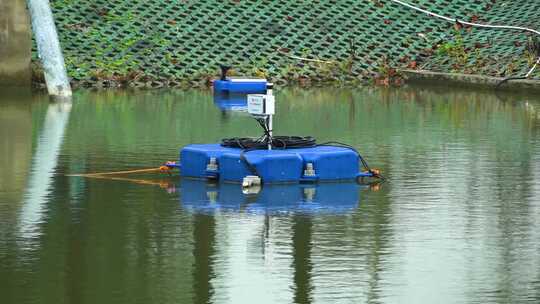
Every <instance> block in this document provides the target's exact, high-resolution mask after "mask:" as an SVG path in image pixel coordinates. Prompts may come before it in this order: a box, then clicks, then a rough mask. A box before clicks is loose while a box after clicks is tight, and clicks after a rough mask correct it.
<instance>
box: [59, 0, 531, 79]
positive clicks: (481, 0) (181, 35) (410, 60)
mask: <svg viewBox="0 0 540 304" xmlns="http://www.w3.org/2000/svg"><path fill="white" fill-rule="evenodd" d="M410 2H411V3H413V4H415V5H418V6H421V7H423V8H425V9H429V10H432V11H434V12H437V13H440V14H443V15H447V16H452V17H456V18H460V19H464V20H475V19H478V20H479V21H481V22H490V23H495V24H503V23H504V24H512V25H521V26H529V27H532V28H536V27H538V26H540V20H539V19H538V18H537V16H538V15H539V14H540V2H538V1H499V0H475V1H470V0H455V1H443V0H431V1H430V0H410ZM525 2H526V3H525ZM51 5H52V7H53V10H54V16H55V18H56V23H57V27H58V31H59V35H60V39H61V43H62V46H63V48H64V54H65V59H66V64H67V68H68V72H69V75H70V77H71V78H72V79H73V81H74V82H76V83H80V84H83V85H96V84H98V85H99V84H103V82H110V81H111V80H112V82H115V83H116V82H118V83H128V84H130V85H133V86H150V87H159V86H163V85H166V86H176V85H180V84H182V83H185V82H188V81H189V82H192V83H193V82H196V83H202V82H205V81H207V80H208V79H209V78H212V77H214V76H215V75H216V74H217V67H218V65H219V64H222V63H223V64H230V65H232V66H234V68H235V72H236V73H238V74H242V75H256V76H266V77H269V78H271V79H273V80H274V81H276V80H277V81H287V80H301V79H312V80H313V79H314V80H356V79H369V78H373V77H374V76H375V75H377V74H378V73H379V74H380V73H384V72H385V69H384V68H385V67H388V66H391V67H407V66H410V67H416V68H425V69H430V70H436V71H444V72H452V71H455V72H466V73H475V74H487V75H493V76H503V75H508V74H512V73H524V72H526V70H527V69H528V68H529V66H530V64H531V62H530V61H531V56H530V55H529V54H527V52H526V49H527V47H526V45H527V39H528V37H527V35H525V34H522V33H519V32H512V31H506V30H484V29H472V30H469V29H461V30H459V31H456V30H455V29H454V26H453V25H452V24H451V23H446V22H444V21H441V20H438V19H435V18H433V17H428V16H426V15H422V14H420V13H418V12H416V11H413V10H410V9H408V8H406V7H402V6H400V5H398V4H394V3H393V2H390V1H388V0H386V1H382V0H357V1H352V0H334V1H330V0H321V1H301V0H294V1H293V0H289V1H285V0H277V1H262V0H232V1H225V0H196V1H190V0H129V1H128V0H52V1H51ZM291 56H298V57H303V58H310V59H320V60H324V61H332V62H333V63H332V64H328V63H320V62H309V61H301V60H298V59H293V58H291Z"/></svg>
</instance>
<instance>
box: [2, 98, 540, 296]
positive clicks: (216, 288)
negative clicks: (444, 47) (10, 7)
mask: <svg viewBox="0 0 540 304" xmlns="http://www.w3.org/2000/svg"><path fill="white" fill-rule="evenodd" d="M277 100H278V104H277V107H278V110H277V112H278V114H277V116H276V118H275V132H276V133H278V134H282V135H285V134H291V135H292V134H296V135H313V136H315V137H317V139H318V140H319V141H320V142H323V141H330V140H336V141H340V142H344V143H348V144H351V145H353V146H355V147H356V148H357V149H358V150H360V151H361V152H362V154H363V155H364V157H365V158H366V159H367V160H368V161H369V163H370V165H371V166H372V167H376V168H380V169H381V170H382V171H383V172H384V174H385V175H386V176H387V177H388V179H389V180H388V182H386V183H384V184H382V185H380V186H378V187H368V186H357V185H352V186H350V187H349V186H338V187H337V188H332V189H330V190H328V189H329V188H328V187H331V186H332V185H321V186H320V187H319V186H302V187H300V186H283V188H279V187H280V186H273V187H266V188H263V191H266V192H264V193H266V194H267V195H266V197H265V198H264V199H265V200H266V201H265V202H262V200H263V199H262V198H261V197H256V196H246V195H244V194H242V192H241V191H240V186H239V185H208V184H206V183H204V182H194V181H187V180H181V179H179V178H176V177H167V176H166V175H159V174H144V175H133V176H126V177H128V179H122V178H121V179H90V178H82V177H71V176H66V174H73V173H88V172H102V171H116V170H129V169H138V168H148V167H156V166H159V165H160V164H161V163H162V162H164V161H166V160H175V159H176V158H177V156H178V149H179V148H180V147H181V146H183V145H186V144H189V143H211V142H216V141H218V140H219V139H221V138H223V137H230V136H258V135H260V134H261V131H260V128H259V127H258V126H257V124H256V122H255V121H254V120H252V119H251V118H249V117H248V116H246V115H243V114H239V113H229V112H222V111H220V110H219V109H218V108H217V107H216V106H215V105H214V103H213V101H212V94H211V93H210V92H203V91H188V92H183V91H144V92H91V91H79V92H76V94H75V96H74V100H73V104H71V105H70V104H57V103H50V102H49V101H48V99H47V98H46V97H45V96H42V95H35V94H34V95H33V96H31V95H24V94H22V95H21V94H13V93H10V94H7V93H2V91H0V303H2V304H11V303H18V304H22V303H51V304H53V303H54V304H60V303H88V304H90V303H92V304H94V303H293V302H294V303H540V102H538V97H533V96H526V95H524V96H518V95H505V96H502V97H500V98H497V97H496V96H495V95H494V94H492V93H489V92H485V93H483V92H475V91H469V90H460V89H436V88H401V89H396V90H389V89H311V90H300V89H288V90H284V91H278V92H277ZM276 187H277V188H276ZM325 191H326V192H325ZM324 193H326V195H327V197H326V199H325V200H324V201H323V200H322V199H321V197H322V195H323V194H324ZM261 195H262V193H261Z"/></svg>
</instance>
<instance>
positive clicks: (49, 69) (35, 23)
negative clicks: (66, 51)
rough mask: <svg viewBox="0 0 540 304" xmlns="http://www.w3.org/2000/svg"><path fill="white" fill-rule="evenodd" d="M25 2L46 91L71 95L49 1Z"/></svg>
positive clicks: (35, 0)
mask: <svg viewBox="0 0 540 304" xmlns="http://www.w3.org/2000/svg"><path fill="white" fill-rule="evenodd" d="M27 3H28V10H29V12H30V18H31V20H32V29H33V32H34V36H35V38H36V43H37V48H38V56H39V58H40V59H41V62H42V64H43V71H44V74H45V83H46V84H47V91H48V92H49V95H52V96H56V97H71V86H70V85H69V80H68V77H67V72H66V66H65V63H64V56H63V55H62V49H61V48H60V42H59V41H58V34H57V33H56V25H55V24H54V18H53V15H52V11H51V7H50V5H49V1H48V0H27Z"/></svg>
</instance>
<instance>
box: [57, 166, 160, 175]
mask: <svg viewBox="0 0 540 304" xmlns="http://www.w3.org/2000/svg"><path fill="white" fill-rule="evenodd" d="M169 170H170V169H169V167H167V166H161V167H159V168H148V169H138V170H128V171H114V172H96V173H84V174H66V176H79V177H102V176H107V175H122V174H133V173H149V172H169Z"/></svg>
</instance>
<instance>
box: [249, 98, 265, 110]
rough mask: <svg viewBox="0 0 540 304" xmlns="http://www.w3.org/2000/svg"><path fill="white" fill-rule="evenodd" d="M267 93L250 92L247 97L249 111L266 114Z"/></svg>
mask: <svg viewBox="0 0 540 304" xmlns="http://www.w3.org/2000/svg"><path fill="white" fill-rule="evenodd" d="M264 99H265V95H261V94H250V95H248V97H247V104H248V112H249V113H250V114H254V115H264V114H265V100H264Z"/></svg>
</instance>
